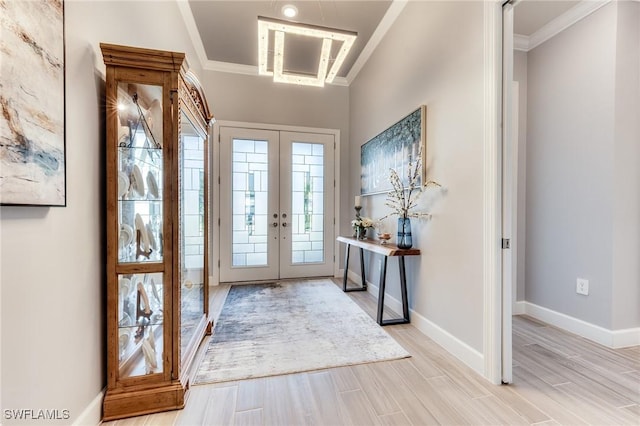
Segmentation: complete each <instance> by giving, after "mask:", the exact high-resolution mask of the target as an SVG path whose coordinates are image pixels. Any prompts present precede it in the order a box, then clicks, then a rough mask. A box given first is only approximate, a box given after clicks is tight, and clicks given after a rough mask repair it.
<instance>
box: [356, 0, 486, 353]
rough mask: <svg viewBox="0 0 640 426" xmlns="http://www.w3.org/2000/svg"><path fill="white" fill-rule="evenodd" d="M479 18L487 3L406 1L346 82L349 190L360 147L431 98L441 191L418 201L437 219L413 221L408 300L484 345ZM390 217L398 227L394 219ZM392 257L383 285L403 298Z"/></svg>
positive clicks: (372, 202)
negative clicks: (414, 255) (416, 251)
mask: <svg viewBox="0 0 640 426" xmlns="http://www.w3.org/2000/svg"><path fill="white" fill-rule="evenodd" d="M482 25H483V4H482V2H473V1H471V2H449V1H442V2H438V1H429V2H409V3H408V4H407V6H406V7H405V8H404V10H403V12H402V13H401V15H400V16H399V17H398V19H397V21H396V22H395V23H394V25H393V26H392V27H391V29H390V30H389V32H388V33H387V35H386V36H385V38H384V39H383V40H382V42H381V43H380V45H379V46H378V48H377V49H376V51H375V52H374V54H373V55H372V56H371V58H370V59H369V61H368V62H367V63H366V65H365V66H364V68H363V69H362V71H361V72H360V74H359V75H358V77H357V78H356V79H355V81H354V82H353V83H352V85H351V87H350V89H351V90H350V111H351V113H350V116H351V138H350V139H351V158H352V159H353V160H352V162H351V165H352V168H351V172H350V178H351V194H350V195H355V194H357V193H359V191H360V168H359V167H358V159H359V157H360V146H361V145H362V144H364V143H365V142H366V141H367V140H369V139H370V138H372V137H374V136H375V135H377V134H378V133H380V132H381V131H383V130H384V129H385V128H387V127H388V126H390V125H391V124H393V123H394V122H396V121H397V120H399V119H400V118H402V117H404V116H405V115H406V114H408V113H409V112H411V111H413V110H415V109H416V108H417V107H418V106H419V105H421V104H425V105H427V159H426V166H427V173H428V178H430V179H434V180H436V181H438V182H440V183H441V184H442V185H443V186H444V190H443V191H442V192H440V191H437V190H435V191H430V192H429V194H428V195H425V196H423V198H422V199H421V202H422V205H421V207H422V208H425V209H429V210H431V212H432V213H433V218H432V219H431V220H430V221H417V220H413V223H412V231H413V236H414V246H415V247H418V248H420V249H421V250H422V256H421V257H419V258H408V259H407V274H408V283H409V302H410V307H411V308H412V309H413V310H414V311H415V312H416V313H418V314H419V315H421V316H422V317H424V318H426V320H427V321H430V322H431V323H433V324H435V325H436V326H437V327H439V328H441V329H443V330H444V332H445V333H449V334H450V335H451V336H452V337H453V338H454V339H458V340H459V341H461V342H462V343H463V344H465V345H468V346H469V347H471V348H473V349H475V350H476V351H478V352H480V353H481V352H482V350H483V282H482V276H483V262H482V246H483V239H482V237H483V235H482V229H483V221H482V218H483V212H484V211H483V204H482V194H483V186H482V182H483V149H482V144H483V117H484V112H483V76H484V74H483V26H482ZM384 200H385V197H384V195H377V196H370V197H365V198H363V205H364V206H363V212H362V213H363V214H364V215H366V216H370V217H373V218H380V217H382V216H384V215H385V214H387V213H388V210H387V208H386V207H385V206H384ZM350 204H352V202H351V203H350ZM350 204H349V205H350ZM393 220H395V218H394V219H393ZM388 223H389V226H390V228H391V229H393V230H395V228H396V225H395V223H392V221H389V222H388ZM354 257H355V256H354ZM356 260H357V259H356ZM353 265H357V262H355V261H354V262H353V263H352V264H351V267H352V268H353ZM396 265H397V263H396V262H395V261H394V260H393V259H391V261H390V262H389V267H390V269H389V270H388V274H389V275H388V277H389V280H388V284H387V288H388V289H389V293H390V294H391V295H392V296H394V297H396V298H399V292H398V291H397V287H398V279H397V278H396V277H397V276H398V269H397V266H396ZM371 266H372V270H371V271H370V272H369V275H368V276H369V277H370V279H371V281H373V282H374V284H376V285H377V279H378V273H377V269H376V265H375V264H374V265H371ZM353 270H354V271H358V269H357V268H354V269H353ZM358 273H359V271H358Z"/></svg>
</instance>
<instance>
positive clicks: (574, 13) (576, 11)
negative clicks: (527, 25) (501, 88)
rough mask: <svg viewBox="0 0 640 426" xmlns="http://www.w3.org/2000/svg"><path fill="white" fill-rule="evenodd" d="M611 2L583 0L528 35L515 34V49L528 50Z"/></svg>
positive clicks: (608, 0)
mask: <svg viewBox="0 0 640 426" xmlns="http://www.w3.org/2000/svg"><path fill="white" fill-rule="evenodd" d="M610 2H611V0H583V1H581V2H580V3H578V4H577V5H575V6H574V7H572V8H571V9H569V10H567V11H566V12H565V13H563V14H562V15H560V16H558V17H557V18H555V19H553V20H552V21H550V22H549V23H547V24H546V25H544V26H543V27H542V28H540V29H539V30H538V31H536V32H535V33H533V34H531V35H530V36H528V37H527V36H524V35H520V34H514V49H516V50H522V51H524V52H528V51H530V50H531V49H534V48H536V47H538V46H540V45H541V44H542V43H544V42H545V41H547V40H549V39H550V38H552V37H555V36H556V35H558V34H559V33H561V32H562V31H564V30H566V29H567V28H569V27H570V26H572V25H573V24H575V23H577V22H579V21H581V20H583V19H584V18H586V17H587V16H589V15H591V14H592V13H593V12H595V11H596V10H598V9H600V8H601V7H602V6H605V5H606V4H608V3H610Z"/></svg>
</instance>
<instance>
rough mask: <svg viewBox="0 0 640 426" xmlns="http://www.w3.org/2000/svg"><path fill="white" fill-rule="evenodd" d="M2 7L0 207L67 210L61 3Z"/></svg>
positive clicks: (2, 1) (41, 0)
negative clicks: (24, 206) (61, 207)
mask: <svg viewBox="0 0 640 426" xmlns="http://www.w3.org/2000/svg"><path fill="white" fill-rule="evenodd" d="M0 9H1V10H0V24H1V25H2V30H1V31H2V37H0V64H1V65H0V204H2V205H33V206H65V205H66V164H65V104H64V90H65V75H64V73H65V66H64V51H65V50H64V2H63V0H38V1H13V0H9V1H6V0H0Z"/></svg>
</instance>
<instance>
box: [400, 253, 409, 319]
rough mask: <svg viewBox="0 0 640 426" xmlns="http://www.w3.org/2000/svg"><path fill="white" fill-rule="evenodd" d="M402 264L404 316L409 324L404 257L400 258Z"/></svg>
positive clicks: (401, 288) (401, 285)
mask: <svg viewBox="0 0 640 426" xmlns="http://www.w3.org/2000/svg"><path fill="white" fill-rule="evenodd" d="M398 261H399V262H400V264H399V265H398V266H400V290H401V291H402V314H403V316H404V319H405V320H406V321H407V322H409V298H408V297H407V273H406V270H405V267H404V256H400V257H399V258H398Z"/></svg>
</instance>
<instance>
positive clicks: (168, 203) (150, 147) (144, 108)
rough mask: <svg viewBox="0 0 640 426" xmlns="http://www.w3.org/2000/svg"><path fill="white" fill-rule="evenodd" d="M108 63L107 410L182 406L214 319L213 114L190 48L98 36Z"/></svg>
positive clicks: (126, 413) (115, 415)
mask: <svg viewBox="0 0 640 426" xmlns="http://www.w3.org/2000/svg"><path fill="white" fill-rule="evenodd" d="M100 47H101V49H102V55H103V58H104V63H105V65H106V127H107V139H106V141H107V148H106V160H107V164H106V176H107V188H106V191H107V195H106V198H107V200H106V203H107V204H106V205H107V215H106V226H107V231H106V237H107V392H106V395H105V398H104V406H103V408H104V416H103V419H104V420H113V419H119V418H123V417H130V416H136V415H141V414H148V413H154V412H159V411H165V410H171V409H178V408H182V407H184V401H185V395H186V392H187V390H188V389H189V370H190V367H191V364H192V362H193V360H194V357H195V353H196V351H197V349H198V346H199V345H200V343H201V342H202V340H203V338H204V336H205V334H207V333H210V332H211V323H210V322H209V319H208V312H207V310H208V303H207V302H208V270H207V264H208V262H207V252H208V247H207V238H206V236H207V235H208V234H207V232H208V202H209V200H208V185H209V173H208V161H207V155H208V154H207V147H208V135H209V128H210V124H211V120H212V116H211V115H210V113H209V108H208V105H207V101H206V98H205V97H204V93H203V91H202V88H201V86H200V84H199V82H198V80H197V79H196V78H195V76H194V75H193V74H191V73H190V72H189V71H188V70H187V69H186V68H187V67H186V62H185V55H184V54H183V53H177V52H165V51H158V50H150V49H141V48H134V47H126V46H115V45H111V44H104V43H102V44H100Z"/></svg>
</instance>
